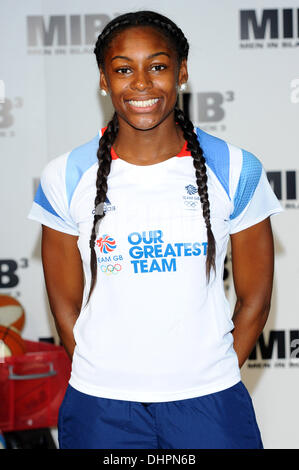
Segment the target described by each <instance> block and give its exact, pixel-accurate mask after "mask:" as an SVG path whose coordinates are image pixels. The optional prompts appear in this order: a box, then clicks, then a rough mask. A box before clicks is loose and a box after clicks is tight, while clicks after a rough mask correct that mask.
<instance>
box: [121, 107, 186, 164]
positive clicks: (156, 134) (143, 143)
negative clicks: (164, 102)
mask: <svg viewBox="0 0 299 470" xmlns="http://www.w3.org/2000/svg"><path fill="white" fill-rule="evenodd" d="M118 120H119V130H118V134H117V137H116V139H115V142H114V144H113V148H114V150H115V152H116V153H117V155H118V156H119V157H120V158H122V159H123V160H126V161H127V162H129V163H133V164H137V165H152V164H155V163H159V162H162V161H164V160H167V159H168V158H170V157H173V156H174V155H177V154H178V153H179V152H180V150H181V148H182V147H183V145H184V142H185V139H184V136H183V132H182V130H181V128H180V126H179V125H176V124H175V122H174V115H173V113H172V114H171V115H170V116H169V117H168V118H167V119H165V120H164V121H163V122H162V123H161V124H159V125H158V126H156V127H154V128H153V129H149V130H138V129H135V128H134V127H132V126H131V125H130V124H128V123H127V122H126V121H124V120H123V119H121V118H118Z"/></svg>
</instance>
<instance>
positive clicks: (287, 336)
mask: <svg viewBox="0 0 299 470" xmlns="http://www.w3.org/2000/svg"><path fill="white" fill-rule="evenodd" d="M287 360H289V362H286V361H287ZM271 365H273V366H274V367H286V366H287V365H288V366H289V367H299V330H290V331H285V330H270V331H269V333H268V334H266V333H262V334H261V335H260V337H259V339H258V342H257V344H256V346H255V347H254V349H253V350H252V352H251V354H250V356H249V358H248V361H247V366H248V367H251V368H262V367H271Z"/></svg>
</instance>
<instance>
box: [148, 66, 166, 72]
mask: <svg viewBox="0 0 299 470" xmlns="http://www.w3.org/2000/svg"><path fill="white" fill-rule="evenodd" d="M151 68H152V69H155V70H154V72H160V71H161V70H165V69H166V65H162V64H156V65H153V66H152V67H151Z"/></svg>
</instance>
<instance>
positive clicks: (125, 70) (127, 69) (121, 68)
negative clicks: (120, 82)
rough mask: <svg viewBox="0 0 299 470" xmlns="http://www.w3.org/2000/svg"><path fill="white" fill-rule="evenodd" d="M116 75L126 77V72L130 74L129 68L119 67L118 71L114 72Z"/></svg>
mask: <svg viewBox="0 0 299 470" xmlns="http://www.w3.org/2000/svg"><path fill="white" fill-rule="evenodd" d="M116 72H117V73H120V74H123V75H126V74H127V73H128V72H130V69H129V67H120V68H119V69H117V70H116Z"/></svg>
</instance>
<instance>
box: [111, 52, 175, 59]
mask: <svg viewBox="0 0 299 470" xmlns="http://www.w3.org/2000/svg"><path fill="white" fill-rule="evenodd" d="M158 55H166V56H167V57H169V58H170V54H168V53H167V52H162V51H161V52H155V53H154V54H151V55H149V56H148V57H147V59H153V58H154V57H156V56H158ZM115 59H124V60H128V61H130V62H132V59H130V57H127V56H125V55H115V56H114V57H112V59H111V62H112V61H113V60H115Z"/></svg>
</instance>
